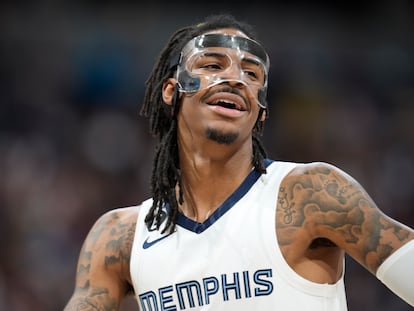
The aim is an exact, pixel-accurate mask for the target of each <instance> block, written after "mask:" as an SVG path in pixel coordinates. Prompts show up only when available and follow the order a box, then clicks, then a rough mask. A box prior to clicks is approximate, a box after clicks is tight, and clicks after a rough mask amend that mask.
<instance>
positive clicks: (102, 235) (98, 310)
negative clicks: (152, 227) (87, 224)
mask: <svg viewBox="0 0 414 311" xmlns="http://www.w3.org/2000/svg"><path fill="white" fill-rule="evenodd" d="M136 220H137V209H136V208H123V209H117V210H113V211H110V212H107V213H106V214H104V215H103V216H101V217H100V218H99V219H98V221H97V222H96V223H95V224H94V226H93V227H92V229H91V230H90V232H89V234H88V236H87V237H86V239H85V241H84V243H83V246H82V249H81V252H80V255H79V260H78V266H77V273H76V282H75V290H74V292H73V295H72V297H71V298H70V300H69V302H68V304H67V305H66V307H65V309H64V311H75V310H83V311H114V310H119V307H120V305H121V300H122V298H124V297H125V296H126V295H128V294H129V293H130V292H131V288H132V286H131V278H130V273H129V260H130V257H131V247H132V242H133V238H134V233H135V224H136Z"/></svg>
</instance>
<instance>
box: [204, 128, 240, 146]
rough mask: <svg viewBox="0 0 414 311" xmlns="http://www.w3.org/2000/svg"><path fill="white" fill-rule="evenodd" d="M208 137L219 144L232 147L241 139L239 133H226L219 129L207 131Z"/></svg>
mask: <svg viewBox="0 0 414 311" xmlns="http://www.w3.org/2000/svg"><path fill="white" fill-rule="evenodd" d="M206 137H207V138H208V139H210V140H212V141H215V142H217V143H219V144H223V145H230V144H232V143H234V142H235V141H236V139H237V138H238V137H239V133H237V132H224V131H220V130H217V129H211V128H209V129H207V131H206Z"/></svg>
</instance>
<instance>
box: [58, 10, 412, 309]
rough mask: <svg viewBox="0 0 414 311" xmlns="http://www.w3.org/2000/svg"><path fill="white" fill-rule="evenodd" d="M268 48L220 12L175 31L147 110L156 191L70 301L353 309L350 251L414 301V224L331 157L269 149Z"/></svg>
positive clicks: (85, 273) (85, 265)
mask: <svg viewBox="0 0 414 311" xmlns="http://www.w3.org/2000/svg"><path fill="white" fill-rule="evenodd" d="M268 69H269V58H268V55H267V54H266V51H265V50H264V49H263V47H262V46H261V45H260V44H259V43H258V41H257V40H256V38H255V36H254V33H253V32H252V30H251V28H250V27H249V26H247V25H245V24H242V23H240V22H237V21H236V20H234V19H233V18H232V17H231V16H227V15H218V16H213V17H210V18H208V19H206V21H205V22H203V23H201V24H198V25H195V26H189V27H186V28H183V29H180V30H178V31H177V32H175V33H174V34H173V36H172V37H171V39H170V41H169V42H168V44H167V46H166V47H165V49H164V50H163V51H162V52H161V54H160V58H159V60H158V62H157V64H156V65H155V67H154V69H153V71H152V73H151V75H150V77H149V79H148V81H147V90H146V95H145V98H144V105H143V108H142V113H143V115H145V116H147V117H149V120H150V128H151V131H152V133H153V134H154V135H155V136H156V137H157V138H158V146H157V149H156V155H155V159H154V166H153V173H152V179H151V189H152V198H150V199H148V200H146V201H144V202H143V203H142V204H141V205H140V206H134V207H128V208H122V209H116V210H113V211H110V212H108V213H106V214H105V215H103V216H102V217H101V218H100V219H99V220H98V221H97V222H96V224H95V225H94V226H93V228H92V229H91V231H90V233H89V235H88V236H87V238H86V240H85V242H84V244H83V247H82V250H81V253H80V257H79V263H78V269H77V277H76V286H75V290H74V293H73V295H72V297H71V299H70V301H69V302H68V304H67V306H66V308H65V310H66V311H69V310H102V311H103V310H118V309H119V307H120V304H121V301H122V299H123V298H124V297H125V296H126V295H129V294H133V295H135V297H136V299H137V304H138V307H139V310H141V311H145V310H152V311H154V310H155V311H156V310H190V309H191V310H214V311H217V310H237V311H244V310H246V311H247V310H248V311H251V310H284V311H289V310H300V311H302V310H310V311H312V310H315V311H321V310H329V311H335V310H346V309H347V305H346V295H345V289H344V279H343V278H344V255H345V253H347V254H349V255H350V256H351V257H352V258H354V259H355V260H356V261H357V262H358V263H360V264H361V265H362V266H364V267H365V268H366V269H367V270H368V271H370V272H371V273H372V274H374V275H376V276H377V277H378V279H380V280H381V281H382V282H383V283H384V284H386V285H387V286H388V287H389V288H390V290H391V291H393V292H394V293H395V294H396V295H398V296H399V297H401V298H402V299H403V300H405V301H406V302H407V303H408V304H409V305H411V306H414V282H413V281H412V280H414V266H413V262H414V230H412V229H411V228H408V227H407V226H404V225H403V224H401V223H399V222H397V221H395V220H393V219H391V218H390V217H388V216H386V215H385V214H384V213H382V212H381V211H380V210H379V209H378V208H377V206H376V204H375V203H374V202H373V200H372V199H371V198H370V197H369V195H368V194H367V193H366V192H365V191H364V189H363V188H362V187H361V185H360V184H359V183H358V182H357V181H355V180H354V179H353V178H352V177H351V176H349V175H347V174H346V173H344V172H343V171H341V170H340V169H338V168H337V167H334V166H332V165H329V164H326V163H308V164H300V163H289V162H280V161H274V160H271V159H268V158H267V156H266V152H265V150H264V148H263V146H262V144H261V141H260V135H261V132H262V129H263V123H264V121H265V119H266V113H267V103H266V89H267V82H268Z"/></svg>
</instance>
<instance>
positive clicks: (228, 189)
mask: <svg viewBox="0 0 414 311" xmlns="http://www.w3.org/2000/svg"><path fill="white" fill-rule="evenodd" d="M181 159H182V158H180V167H181V172H182V175H181V178H182V191H183V197H184V203H183V204H182V205H180V210H181V212H182V213H183V214H184V215H186V216H187V217H188V218H191V219H193V220H195V221H198V222H203V221H205V220H206V219H207V218H208V217H209V216H210V215H211V214H212V213H213V212H214V211H215V210H216V209H217V208H218V207H219V206H220V205H221V204H222V203H223V202H224V201H225V200H226V199H227V198H228V197H229V196H230V195H231V194H232V193H233V192H234V191H235V190H236V189H237V187H239V185H240V184H241V183H242V182H243V181H244V179H245V178H246V177H247V175H248V174H249V173H250V171H251V170H252V168H253V166H252V163H251V156H248V157H246V156H243V157H242V156H240V155H239V154H236V155H234V157H231V158H227V159H225V160H224V159H223V160H212V159H210V158H201V157H195V156H193V157H192V158H188V159H187V160H181Z"/></svg>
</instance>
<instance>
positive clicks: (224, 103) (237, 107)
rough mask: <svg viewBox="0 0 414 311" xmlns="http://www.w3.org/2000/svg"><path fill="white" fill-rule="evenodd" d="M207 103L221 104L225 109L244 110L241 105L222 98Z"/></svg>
mask: <svg viewBox="0 0 414 311" xmlns="http://www.w3.org/2000/svg"><path fill="white" fill-rule="evenodd" d="M209 105H213V106H221V107H223V108H227V109H235V110H239V111H244V109H243V107H241V106H240V105H239V104H238V103H235V102H232V101H229V100H224V99H219V100H215V101H214V102H211V103H209Z"/></svg>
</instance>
